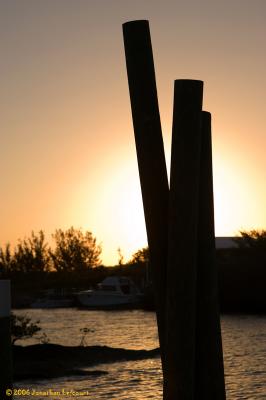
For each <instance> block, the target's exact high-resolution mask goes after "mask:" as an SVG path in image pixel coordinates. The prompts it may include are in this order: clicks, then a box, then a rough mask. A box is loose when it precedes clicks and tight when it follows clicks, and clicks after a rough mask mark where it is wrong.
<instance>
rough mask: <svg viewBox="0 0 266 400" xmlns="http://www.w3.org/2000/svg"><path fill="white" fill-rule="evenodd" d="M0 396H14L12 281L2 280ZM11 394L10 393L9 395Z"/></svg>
mask: <svg viewBox="0 0 266 400" xmlns="http://www.w3.org/2000/svg"><path fill="white" fill-rule="evenodd" d="M0 355H1V362H0V398H1V399H6V398H9V399H10V398H12V391H11V392H8V393H7V395H6V390H11V389H12V353H11V332H10V281H8V280H0ZM9 394H10V395H9Z"/></svg>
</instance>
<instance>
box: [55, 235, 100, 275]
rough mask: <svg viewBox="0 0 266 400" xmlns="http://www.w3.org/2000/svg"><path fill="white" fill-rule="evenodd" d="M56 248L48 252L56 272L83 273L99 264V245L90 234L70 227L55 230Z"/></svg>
mask: <svg viewBox="0 0 266 400" xmlns="http://www.w3.org/2000/svg"><path fill="white" fill-rule="evenodd" d="M53 238H54V240H55V244H56V247H55V249H54V251H50V255H51V258H52V260H53V265H54V268H55V269H56V271H84V270H87V269H89V268H92V267H96V266H99V265H100V264H101V260H100V254H101V252H102V248H101V245H98V244H97V243H96V238H94V237H93V236H92V233H91V232H89V231H86V232H85V233H83V232H82V230H81V229H74V228H73V227H71V228H70V229H67V230H66V231H63V230H62V229H57V230H56V232H55V234H54V235H53Z"/></svg>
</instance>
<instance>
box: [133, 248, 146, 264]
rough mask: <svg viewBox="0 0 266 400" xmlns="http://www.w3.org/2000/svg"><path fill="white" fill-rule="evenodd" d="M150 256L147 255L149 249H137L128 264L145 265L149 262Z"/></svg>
mask: <svg viewBox="0 0 266 400" xmlns="http://www.w3.org/2000/svg"><path fill="white" fill-rule="evenodd" d="M149 259H150V255H149V247H148V246H147V247H143V248H142V249H139V250H138V251H136V253H134V254H133V255H132V256H131V259H130V260H129V264H144V263H145V264H146V263H148V262H149Z"/></svg>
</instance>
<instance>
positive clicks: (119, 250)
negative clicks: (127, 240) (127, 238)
mask: <svg viewBox="0 0 266 400" xmlns="http://www.w3.org/2000/svg"><path fill="white" fill-rule="evenodd" d="M117 253H118V265H120V266H121V265H123V264H124V256H123V253H122V250H121V248H120V247H118V249H117Z"/></svg>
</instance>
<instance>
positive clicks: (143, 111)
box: [123, 20, 169, 356]
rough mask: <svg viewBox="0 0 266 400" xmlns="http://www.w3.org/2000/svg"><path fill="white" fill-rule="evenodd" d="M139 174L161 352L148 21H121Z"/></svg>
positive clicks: (157, 178)
mask: <svg viewBox="0 0 266 400" xmlns="http://www.w3.org/2000/svg"><path fill="white" fill-rule="evenodd" d="M123 34H124V45H125V54H126V65H127V74H128V84H129V91H130V99H131V109H132V117H133V125H134V132H135V142H136V149H137V158H138V167H139V176H140V183H141V190H142V198H143V207H144V214H145V221H146V230H147V237H148V244H149V250H150V262H151V271H152V281H153V287H154V293H155V302H156V310H157V322H158V331H159V340H160V347H161V354H162V356H163V346H164V344H163V343H164V309H165V288H166V263H167V218H168V196H169V188H168V179H167V170H166V163H165V156H164V147H163V138H162V129H161V121H160V114H159V106H158V99H157V89H156V81H155V71H154V63H153V54H152V46H151V38H150V31H149V23H148V21H142V20H140V21H131V22H127V23H125V24H124V25H123Z"/></svg>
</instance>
